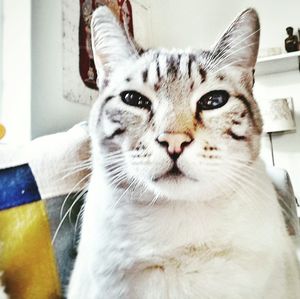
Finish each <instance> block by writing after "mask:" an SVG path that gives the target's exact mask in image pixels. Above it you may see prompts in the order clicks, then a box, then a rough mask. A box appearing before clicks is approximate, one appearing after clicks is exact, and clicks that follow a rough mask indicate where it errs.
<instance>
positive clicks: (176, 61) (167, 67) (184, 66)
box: [141, 53, 207, 89]
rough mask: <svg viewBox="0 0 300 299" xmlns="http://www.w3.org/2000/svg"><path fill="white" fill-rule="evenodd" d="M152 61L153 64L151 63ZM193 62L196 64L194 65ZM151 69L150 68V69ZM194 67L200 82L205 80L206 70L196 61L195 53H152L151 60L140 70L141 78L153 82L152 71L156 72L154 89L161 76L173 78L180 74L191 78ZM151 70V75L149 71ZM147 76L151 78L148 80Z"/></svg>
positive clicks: (146, 81)
mask: <svg viewBox="0 0 300 299" xmlns="http://www.w3.org/2000/svg"><path fill="white" fill-rule="evenodd" d="M153 63H154V65H152V64H153ZM194 64H196V66H195V67H194ZM150 69H151V70H150ZM193 69H195V71H196V70H197V72H198V73H199V76H200V78H201V81H200V83H203V82H205V81H206V77H207V72H206V70H205V69H204V67H203V66H201V65H200V64H199V63H198V62H197V57H196V55H195V54H185V53H184V54H181V53H179V54H165V53H157V54H155V55H154V57H153V60H152V62H150V63H149V65H148V67H147V68H146V69H144V70H143V71H142V74H141V75H142V80H143V82H144V83H153V81H152V80H153V75H154V74H152V73H153V71H154V72H156V74H155V76H156V78H157V79H156V80H157V81H156V82H155V83H154V87H155V86H156V88H155V89H157V85H158V84H159V83H160V81H161V80H162V78H164V77H165V78H167V77H169V78H171V79H172V80H175V79H176V78H180V77H181V76H185V75H187V76H188V77H189V78H192V70H193ZM150 71H151V75H150V74H149V72H150ZM149 77H151V78H152V79H151V80H150V81H151V82H149Z"/></svg>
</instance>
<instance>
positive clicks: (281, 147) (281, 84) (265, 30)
mask: <svg viewBox="0 0 300 299" xmlns="http://www.w3.org/2000/svg"><path fill="white" fill-rule="evenodd" d="M139 3H140V4H142V5H143V6H141V5H139ZM133 5H134V8H135V10H137V11H138V12H139V14H140V16H139V17H138V19H137V20H136V22H137V25H138V26H137V27H138V28H136V31H138V39H139V40H140V42H141V43H142V44H145V45H146V46H148V47H149V46H150V47H168V48H174V47H176V48H187V47H192V48H209V47H210V45H212V44H213V43H214V42H215V40H216V37H217V36H220V34H221V33H222V32H223V31H224V30H225V29H226V27H227V26H228V25H229V24H230V22H231V21H232V20H233V19H234V17H235V16H236V15H237V14H238V13H240V12H241V11H242V10H244V9H246V8H247V7H254V8H256V9H257V11H258V13H259V15H260V19H261V27H262V30H261V48H270V47H281V48H282V50H283V51H284V39H285V38H286V31H285V28H286V27H287V26H293V27H294V28H295V29H298V28H300V17H299V15H300V1H299V0H286V1H273V0H263V1H262V0H227V1H220V0H210V1H207V0H189V1H186V0H177V1H172V0H164V1H161V0H133ZM143 19H144V20H146V22H147V24H143ZM295 33H297V30H296V32H295ZM255 94H256V98H257V100H258V101H260V100H264V99H271V98H278V97H290V96H291V97H293V99H294V105H295V113H296V125H297V130H296V133H289V134H279V135H275V136H274V137H273V143H274V151H275V164H276V166H278V167H282V168H285V169H287V170H288V172H289V174H290V176H291V180H292V183H293V186H294V189H295V193H296V195H297V197H298V198H300V73H299V72H297V71H296V72H288V73H281V74H276V75H270V76H264V77H257V78H256V88H255ZM262 144H263V146H262V157H263V158H264V160H265V161H266V162H267V163H269V164H270V163H271V154H270V145H269V140H268V138H263V142H262Z"/></svg>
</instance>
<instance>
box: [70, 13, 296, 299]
mask: <svg viewBox="0 0 300 299" xmlns="http://www.w3.org/2000/svg"><path fill="white" fill-rule="evenodd" d="M100 10H101V12H100V11H98V12H97V13H96V15H97V16H98V15H103V14H104V17H103V18H104V22H103V23H104V25H103V26H104V27H102V23H101V21H99V22H96V23H95V26H96V25H97V28H98V30H99V32H102V29H103V28H106V27H107V20H108V19H109V17H105V15H106V14H107V13H108V12H107V11H106V9H104V8H101V9H100ZM247 14H248V16H249V19H248V21H247V18H246V17H245V15H247ZM95 19H96V17H95V18H94V20H95ZM240 26H242V27H241V28H240ZM245 26H249V28H250V29H251V30H250V29H249V30H248V31H247V30H246V29H245V28H246V27H245ZM257 26H258V19H257V15H256V13H255V12H254V11H252V10H250V11H248V12H247V13H246V14H245V13H244V14H242V16H241V17H240V18H238V20H237V21H236V22H235V26H233V27H230V28H231V29H230V30H229V33H230V34H229V33H228V32H227V33H225V37H224V40H223V41H222V42H221V43H219V47H221V46H220V44H221V45H222V47H223V48H224V47H225V49H226V52H227V50H228V51H229V48H227V46H228V41H229V42H230V41H232V40H233V39H234V38H233V36H235V39H237V38H238V35H237V34H236V32H235V31H236V30H237V31H238V32H246V33H247V34H248V33H249V34H251V32H253V31H254V30H255V28H256V27H257ZM232 28H236V29H235V30H232ZM118 32H119V33H120V32H121V31H118ZM102 33H103V32H102ZM107 35H108V36H109V35H111V34H107ZM94 36H95V34H94ZM119 38H120V43H119V45H118V42H117V40H116V39H113V41H114V42H113V43H109V45H111V48H110V51H111V55H112V57H114V58H113V61H116V57H115V56H114V54H117V53H118V51H120V47H121V48H122V47H124V39H123V37H122V36H119ZM252 39H253V40H254V41H257V42H258V35H257V33H256V34H254V35H252V38H251V40H252ZM224 44H225V46H224ZM107 45H108V44H106V42H105V41H102V42H101V43H100V44H98V45H97V46H95V45H94V50H95V53H96V54H95V55H97V56H98V58H101V57H103V56H101V55H102V52H101V49H105V50H107V47H106V46H107ZM226 45H227V46H226ZM215 49H216V48H215ZM127 50H128V49H127ZM128 51H129V52H128V53H127V54H128V55H127V58H125V59H124V57H123V59H121V61H120V62H119V63H118V66H117V70H116V71H112V73H111V74H110V75H109V78H108V79H109V80H110V84H109V85H108V87H107V89H106V90H104V92H103V93H102V94H101V95H100V97H99V100H98V102H97V103H95V105H94V107H93V109H92V112H91V118H90V133H91V139H92V149H93V153H92V155H93V173H92V178H91V181H90V185H89V190H88V195H87V198H86V203H85V210H84V214H83V223H82V231H81V239H80V243H79V249H78V257H77V259H76V263H75V267H74V271H73V273H72V276H71V281H70V286H69V290H68V298H69V299H82V298H84V299H102V298H111V299H121V298H122V299H297V298H299V294H300V284H299V281H300V278H299V269H298V265H297V262H296V255H295V249H294V247H293V245H292V242H291V240H290V237H289V236H288V234H287V231H286V228H285V224H284V220H283V216H282V213H281V210H280V206H279V204H278V201H277V197H276V194H275V190H274V188H273V186H272V183H271V181H270V179H269V178H268V176H267V175H266V172H265V169H264V165H263V163H262V162H261V161H260V160H259V159H258V152H259V138H260V129H261V122H260V115H259V111H258V110H257V106H256V103H255V101H254V99H253V96H252V92H251V90H249V89H250V88H251V86H252V85H251V84H252V82H251V80H252V69H251V67H254V64H255V57H256V52H257V43H256V46H255V47H252V46H251V47H249V48H248V51H242V52H241V58H242V59H243V60H244V59H247V61H246V62H245V63H244V65H243V66H242V65H241V64H240V63H239V64H238V65H235V66H232V67H231V68H226V70H224V74H225V75H226V80H224V81H222V82H221V81H219V79H218V78H217V77H216V75H217V74H216V73H214V71H213V73H211V72H209V71H208V72H207V78H206V80H205V82H201V79H202V77H201V76H200V75H199V72H198V67H197V64H196V63H194V64H193V65H192V69H191V77H192V80H194V90H193V91H190V84H191V81H189V80H190V79H189V78H188V77H187V73H188V61H189V60H190V56H189V55H190V54H189V52H180V54H181V61H180V64H179V69H180V70H179V71H180V72H181V73H180V76H178V77H179V78H180V79H179V80H177V81H176V80H169V78H166V79H165V81H163V84H164V86H162V87H161V89H160V90H159V92H158V93H156V92H154V90H153V88H152V87H151V86H150V85H151V84H152V85H153V83H154V82H155V80H157V78H156V75H155V74H156V68H155V67H154V66H153V63H154V62H155V63H158V64H159V65H160V75H161V76H162V77H167V76H168V72H167V64H168V59H170V57H171V58H174V57H176V56H174V53H173V52H168V51H165V50H161V51H160V52H159V54H160V55H159V57H158V59H157V60H156V58H155V55H156V54H155V52H154V54H153V53H152V52H151V51H150V52H149V54H145V55H144V56H143V57H141V58H140V59H132V54H131V51H130V50H128ZM214 51H215V53H217V51H216V50H214ZM233 51H234V49H233ZM104 52H105V51H104ZM176 53H179V52H175V55H177V54H176ZM123 54H124V53H122V55H123ZM235 54H236V53H235ZM122 55H120V57H121V56H122ZM172 55H173V56H172ZM235 56H236V55H235ZM153 57H154V58H153ZM121 58H122V57H121ZM200 58H201V59H204V58H203V56H202V57H200ZM200 58H199V61H200V60H201V59H200ZM122 60H125V61H122ZM209 60H210V58H208V62H209V65H210V66H211V65H212V64H211V62H212V61H209ZM230 60H231V59H230ZM230 60H229V63H230ZM222 62H224V61H222ZM197 63H199V62H197ZM222 65H223V64H221V65H220V66H222ZM104 69H105V67H104ZM145 69H148V81H147V84H144V83H143V80H142V76H141V73H142V72H143V71H144V70H145ZM212 69H213V70H215V68H212ZM128 77H130V78H131V80H129V81H130V82H129V81H128V80H126V78H128ZM168 80H169V81H168ZM149 82H150V83H149ZM241 82H242V83H241ZM249 86H250V87H249ZM218 89H222V90H223V89H224V90H227V91H228V92H229V93H230V95H231V96H230V99H229V101H228V102H227V104H226V105H224V106H223V107H221V108H219V109H215V110H208V111H204V112H203V113H202V114H201V118H202V123H203V124H202V125H196V126H195V123H194V119H195V113H196V104H197V101H198V100H199V98H201V97H202V95H203V94H205V93H207V92H209V91H211V90H218ZM124 90H137V91H139V92H141V93H143V95H145V96H147V97H148V98H149V99H151V102H152V106H153V111H154V113H153V114H154V115H153V120H154V123H155V126H153V128H152V127H151V128H149V121H148V120H149V112H147V111H145V109H139V108H136V107H132V106H130V105H126V104H125V103H123V102H122V101H121V100H120V97H119V94H120V92H122V91H124ZM240 94H242V95H245V97H247V98H248V101H249V102H248V104H249V105H250V106H251V109H252V110H251V111H252V115H251V113H250V112H249V111H250V110H249V109H250V108H249V107H248V113H247V115H244V116H243V117H242V116H240V114H241V113H242V112H243V111H244V110H245V108H247V107H246V105H245V103H243V101H242V100H241V99H239V96H238V95H240ZM108 95H113V96H112V98H111V100H110V101H109V102H107V104H106V106H105V108H104V110H103V109H102V108H101V107H102V103H103V100H104V99H105V98H106V97H107V96H108ZM246 110H247V109H246ZM116 111H117V113H116V114H117V116H119V117H120V116H122V117H123V121H125V125H126V133H125V134H123V135H120V136H119V137H118V136H117V137H116V138H115V139H113V140H112V141H107V140H106V139H105V136H110V135H111V134H112V133H113V132H114V131H115V129H116V127H115V126H116V124H118V122H116V120H117V121H118V119H115V122H112V116H111V115H110V114H111V113H115V112H116ZM235 118H238V120H239V123H237V124H233V123H232V120H233V119H235ZM99 119H100V122H99ZM121 120H122V119H121ZM226 128H230V129H231V131H232V132H233V133H234V134H236V135H239V136H245V139H242V140H237V139H236V138H233V137H232V136H231V137H230V136H229V135H230V134H229V135H228V134H227V133H226V132H227V131H226ZM224 130H225V131H224ZM187 131H188V132H191V135H192V136H193V138H194V140H193V142H192V143H191V144H189V145H188V146H187V147H186V148H185V149H184V151H183V153H182V154H181V155H180V157H179V158H178V160H177V166H178V167H179V168H180V170H181V171H182V172H183V173H184V174H185V176H183V177H179V178H169V177H168V176H167V177H166V178H163V179H159V180H154V179H153V178H157V177H160V175H164V174H165V173H167V172H168V170H169V169H170V167H171V166H172V163H173V162H172V160H171V159H170V157H169V156H168V154H167V152H166V150H165V149H164V148H163V147H162V146H160V145H159V144H158V143H157V142H156V136H158V134H159V133H160V132H187ZM105 142H106V143H105ZM109 142H110V143H109ZM138 142H142V144H143V145H145V147H146V150H145V151H141V150H138V149H137V147H136V144H137V143H138ZM206 144H207V145H206ZM206 147H212V149H211V152H210V154H208V153H207V150H208V149H207V148H206ZM112 148H117V149H118V150H120V152H122V155H123V157H122V159H121V158H120V157H119V158H117V163H116V165H114V167H119V166H120V165H121V164H122V163H123V165H122V171H123V172H125V174H126V178H124V182H123V184H121V185H118V184H116V183H115V184H114V183H111V177H110V176H111V174H110V172H112V173H113V172H114V170H110V171H107V170H104V169H105V167H106V166H107V164H109V163H108V161H109V160H110V159H112V156H110V157H109V156H105V154H107V152H109V151H111V152H113V150H112ZM145 153H146V154H147V155H146V156H143V155H142V154H145ZM139 154H140V155H139ZM118 159H119V160H118ZM121 161H122V162H121ZM110 166H112V165H110ZM112 169H114V168H112ZM162 177H163V176H162Z"/></svg>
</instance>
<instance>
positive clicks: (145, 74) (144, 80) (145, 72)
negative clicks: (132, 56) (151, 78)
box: [143, 69, 148, 83]
mask: <svg viewBox="0 0 300 299" xmlns="http://www.w3.org/2000/svg"><path fill="white" fill-rule="evenodd" d="M147 79H148V69H146V70H144V71H143V82H144V83H145V82H146V81H147Z"/></svg>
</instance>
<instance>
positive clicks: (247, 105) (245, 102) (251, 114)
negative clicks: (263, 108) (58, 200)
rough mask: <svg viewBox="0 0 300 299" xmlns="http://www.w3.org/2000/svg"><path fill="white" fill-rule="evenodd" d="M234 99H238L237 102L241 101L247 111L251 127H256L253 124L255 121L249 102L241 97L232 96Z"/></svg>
mask: <svg viewBox="0 0 300 299" xmlns="http://www.w3.org/2000/svg"><path fill="white" fill-rule="evenodd" d="M234 97H236V98H238V99H239V100H241V101H242V102H243V104H244V105H245V107H246V108H247V110H248V112H249V114H250V118H251V121H252V123H253V125H254V126H255V127H257V125H256V123H255V120H254V114H253V111H252V107H251V104H250V102H249V101H248V100H247V99H246V97H245V96H243V95H234Z"/></svg>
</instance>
